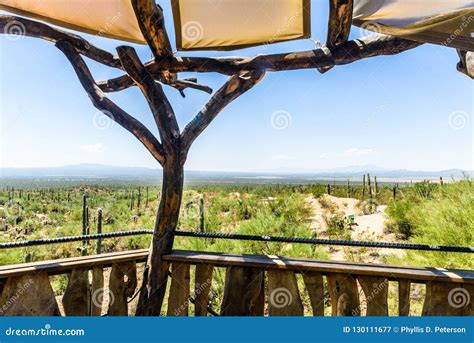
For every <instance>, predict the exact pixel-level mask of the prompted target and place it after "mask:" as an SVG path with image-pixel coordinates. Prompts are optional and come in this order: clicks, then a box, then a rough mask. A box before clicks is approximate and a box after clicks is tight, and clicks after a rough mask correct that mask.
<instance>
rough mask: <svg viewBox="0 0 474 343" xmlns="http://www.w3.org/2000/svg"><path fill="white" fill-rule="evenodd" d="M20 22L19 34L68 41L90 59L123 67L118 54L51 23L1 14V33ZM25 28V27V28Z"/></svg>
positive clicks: (54, 40)
mask: <svg viewBox="0 0 474 343" xmlns="http://www.w3.org/2000/svg"><path fill="white" fill-rule="evenodd" d="M14 24H18V25H19V26H20V30H19V32H18V33H19V34H22V35H25V36H29V37H36V38H41V39H44V40H47V41H50V42H53V43H56V42H58V41H60V40H61V41H65V42H68V43H69V44H70V45H72V46H73V47H74V49H75V50H76V51H77V52H78V53H80V54H81V55H84V56H86V57H89V58H90V59H92V60H94V61H97V62H99V63H102V64H105V65H107V66H109V67H114V68H119V69H121V68H122V65H121V64H120V60H119V59H118V57H117V56H114V55H113V54H111V53H110V52H108V51H105V50H102V49H99V48H97V47H95V46H94V45H92V44H91V43H89V42H88V41H87V40H85V39H84V38H82V37H79V36H77V35H75V34H72V33H69V32H66V31H63V30H59V29H56V28H53V27H51V26H49V25H46V24H43V23H40V22H37V21H33V20H29V19H25V18H21V17H15V16H9V15H0V33H6V34H8V32H7V31H8V30H6V27H8V26H7V25H14ZM23 28H24V29H23Z"/></svg>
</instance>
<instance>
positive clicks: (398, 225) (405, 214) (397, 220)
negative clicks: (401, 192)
mask: <svg viewBox="0 0 474 343" xmlns="http://www.w3.org/2000/svg"><path fill="white" fill-rule="evenodd" d="M414 206H415V204H414V203H413V202H410V201H405V200H402V201H395V202H392V203H391V204H389V205H388V206H387V209H386V210H385V213H387V214H388V216H389V218H390V219H389V221H388V222H387V223H386V228H387V231H388V232H394V233H396V234H398V235H400V236H402V237H404V238H405V239H408V238H410V237H411V236H412V235H413V229H414V223H413V221H412V217H411V216H412V212H411V211H412V210H413V208H414Z"/></svg>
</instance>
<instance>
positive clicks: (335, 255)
mask: <svg viewBox="0 0 474 343" xmlns="http://www.w3.org/2000/svg"><path fill="white" fill-rule="evenodd" d="M324 197H325V200H326V202H328V201H329V202H331V203H333V204H334V207H335V208H336V212H338V211H340V212H342V213H343V214H344V215H345V216H349V215H355V223H356V225H354V226H353V227H352V232H351V239H352V240H361V241H373V242H377V241H380V242H381V241H383V242H401V241H400V240H397V238H396V236H395V235H394V234H387V233H386V232H385V230H384V228H385V221H386V215H385V208H386V206H385V205H380V206H377V209H376V211H375V213H373V214H369V215H364V214H363V213H362V211H361V210H360V209H359V208H358V204H359V200H357V199H353V198H338V197H334V196H330V195H325V196H324ZM306 201H307V203H308V205H309V206H310V208H311V210H312V215H311V226H310V227H311V229H312V230H313V231H314V233H315V235H316V237H318V238H334V237H329V235H328V233H327V224H326V221H325V219H324V217H325V216H330V215H331V212H330V211H329V210H328V209H326V208H323V206H322V205H321V203H320V201H319V200H318V199H317V198H315V197H313V196H309V197H307V198H306ZM325 249H326V251H328V252H329V253H330V254H331V258H332V259H333V260H336V261H356V262H368V263H383V262H384V257H386V256H387V255H397V256H401V255H402V254H403V251H402V250H395V249H380V248H379V249H373V248H352V247H338V246H331V247H327V248H325Z"/></svg>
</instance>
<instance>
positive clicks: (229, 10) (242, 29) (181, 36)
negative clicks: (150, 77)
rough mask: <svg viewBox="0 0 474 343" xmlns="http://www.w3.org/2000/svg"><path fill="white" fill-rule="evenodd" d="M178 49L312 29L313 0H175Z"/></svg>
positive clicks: (238, 43) (239, 44)
mask: <svg viewBox="0 0 474 343" xmlns="http://www.w3.org/2000/svg"><path fill="white" fill-rule="evenodd" d="M172 2H173V16H174V20H175V29H176V44H177V48H178V50H206V49H213V50H234V49H237V48H243V47H249V46H255V45H261V44H270V43H276V42H282V41H288V40H293V39H298V38H308V37H310V36H311V32H310V18H311V10H310V6H311V1H310V0H238V1H236V0H212V1H202V0H172Z"/></svg>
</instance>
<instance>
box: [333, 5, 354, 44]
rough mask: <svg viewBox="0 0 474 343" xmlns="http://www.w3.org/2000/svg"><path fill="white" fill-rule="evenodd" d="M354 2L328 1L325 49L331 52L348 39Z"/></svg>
mask: <svg viewBox="0 0 474 343" xmlns="http://www.w3.org/2000/svg"><path fill="white" fill-rule="evenodd" d="M353 8H354V0H329V23H328V37H327V41H326V45H327V47H328V48H329V49H330V50H331V49H334V48H336V47H338V46H340V45H342V44H344V43H346V42H347V40H348V39H349V34H350V32H351V25H352V11H353Z"/></svg>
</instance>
